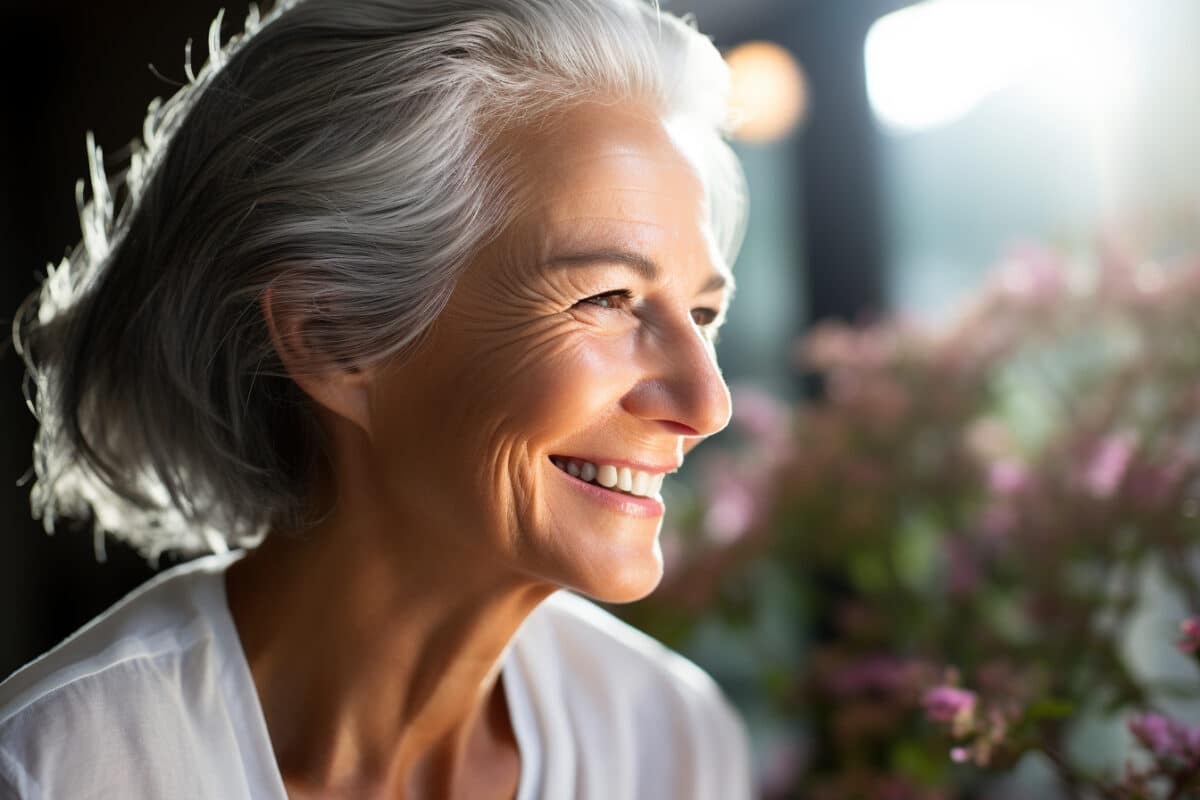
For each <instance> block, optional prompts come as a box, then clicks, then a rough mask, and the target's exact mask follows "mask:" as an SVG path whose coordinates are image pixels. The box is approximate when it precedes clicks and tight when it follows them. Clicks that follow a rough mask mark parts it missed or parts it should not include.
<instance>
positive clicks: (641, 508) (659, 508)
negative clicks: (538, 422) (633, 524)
mask: <svg viewBox="0 0 1200 800" xmlns="http://www.w3.org/2000/svg"><path fill="white" fill-rule="evenodd" d="M550 462H551V463H552V464H554V467H555V472H557V473H559V474H560V475H562V476H564V477H565V478H566V479H567V480H568V481H570V482H571V484H572V485H573V486H575V487H576V488H577V489H579V490H580V491H581V492H583V493H584V494H586V495H587V496H589V497H591V498H592V499H594V500H596V501H598V502H599V503H600V504H602V505H604V506H606V507H608V508H610V509H613V510H615V511H620V512H621V513H624V514H629V515H631V516H635V517H659V516H662V514H663V512H664V511H665V510H666V506H664V505H663V502H662V496H661V494H659V490H660V489H661V487H662V481H663V477H664V473H659V474H658V475H653V476H652V475H649V474H648V473H642V475H643V476H645V477H643V478H642V481H641V482H642V483H643V484H644V483H645V481H646V480H649V481H650V486H649V487H644V488H643V490H644V491H646V490H650V491H653V493H654V496H653V497H646V496H640V495H638V494H634V493H631V492H629V491H625V490H622V489H621V488H620V485H621V483H622V482H624V483H626V484H627V485H629V486H630V487H631V488H633V486H634V483H633V481H634V477H633V474H632V473H633V472H634V471H633V470H630V469H629V468H628V467H622V468H621V469H620V470H617V480H616V481H613V484H614V485H613V486H612V487H611V488H610V487H606V486H604V484H603V483H598V482H596V480H595V479H596V478H597V477H599V478H602V479H603V480H611V479H612V477H613V476H612V473H611V472H609V470H613V469H615V468H614V467H612V466H610V465H602V466H601V467H599V468H596V467H595V465H591V466H592V467H593V470H594V473H595V474H592V475H591V476H590V477H591V478H592V480H590V481H588V480H584V475H588V474H589V473H592V472H593V470H586V471H585V467H586V466H588V464H587V463H586V462H585V466H584V467H580V466H578V462H577V461H575V460H572V459H562V458H560V457H557V456H551V458H550ZM572 467H574V468H575V469H576V470H577V471H578V473H579V474H578V475H576V474H572V472H571V468H572ZM622 473H629V475H628V478H627V479H626V480H625V481H622V478H625V475H623V474H622Z"/></svg>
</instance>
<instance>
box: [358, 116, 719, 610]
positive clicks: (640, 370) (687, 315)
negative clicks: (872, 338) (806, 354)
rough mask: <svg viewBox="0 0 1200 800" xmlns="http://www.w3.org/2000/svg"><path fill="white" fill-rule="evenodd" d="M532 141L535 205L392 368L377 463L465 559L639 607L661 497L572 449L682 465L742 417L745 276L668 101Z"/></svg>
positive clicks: (380, 387) (622, 460)
mask: <svg viewBox="0 0 1200 800" xmlns="http://www.w3.org/2000/svg"><path fill="white" fill-rule="evenodd" d="M520 142H521V144H520V147H519V150H518V153H519V159H520V160H519V162H518V163H520V164H521V165H522V174H521V179H520V181H519V186H520V188H521V191H522V197H523V202H522V203H521V204H520V207H521V208H522V209H523V212H522V213H521V215H520V216H519V217H518V218H517V219H516V221H515V223H514V224H512V225H511V226H510V227H509V228H508V229H506V232H505V233H504V234H503V235H502V236H501V237H500V238H499V239H498V240H497V241H495V242H494V243H493V244H492V245H491V246H489V247H488V248H486V249H485V250H484V251H483V252H482V253H481V254H480V255H479V257H478V258H477V259H475V260H474V261H473V262H472V264H471V265H470V266H469V268H468V270H467V271H466V273H465V274H464V275H463V277H462V278H461V279H460V281H459V283H458V284H457V286H456V288H455V291H454V294H453V296H452V297H451V299H450V302H449V305H448V306H447V307H446V309H445V310H444V312H443V313H442V314H441V316H440V317H439V319H438V321H437V324H436V325H435V326H434V327H433V329H432V330H431V331H430V334H429V336H428V337H427V338H426V339H425V340H424V342H423V343H422V345H421V346H420V348H419V349H418V350H417V351H416V352H415V353H414V354H413V355H412V356H410V358H409V359H407V360H405V361H403V362H402V363H397V364H396V365H394V366H393V367H392V368H389V369H387V370H385V371H384V372H382V373H381V374H380V375H379V377H378V380H377V381H376V383H375V384H374V386H373V388H372V394H371V409H370V413H371V417H372V420H371V427H372V446H373V457H374V458H375V459H376V463H377V465H378V466H379V467H380V468H381V473H382V476H383V480H384V483H383V488H384V490H385V492H386V496H387V502H389V503H395V504H396V505H395V509H396V511H397V513H398V518H399V519H405V520H412V519H413V515H414V514H415V515H418V519H419V525H418V526H417V527H415V528H414V530H418V531H422V532H429V533H428V534H426V535H433V536H436V537H437V540H436V541H435V542H432V543H431V542H425V543H423V546H432V547H435V548H440V547H443V546H444V548H445V553H446V555H447V557H448V558H453V559H456V561H455V563H458V564H461V565H462V568H463V569H465V570H472V569H475V570H478V569H484V570H491V571H493V572H494V571H496V570H500V571H502V572H503V573H505V574H515V575H517V576H519V577H520V578H521V579H523V580H524V579H530V578H532V579H534V580H535V581H537V582H539V583H543V582H549V583H552V584H555V585H558V586H565V587H568V588H572V589H575V590H577V591H580V592H582V593H584V594H586V595H589V596H592V597H594V598H597V599H600V600H603V601H607V602H625V601H631V600H635V599H637V598H640V597H643V596H644V595H646V594H648V593H649V592H650V591H651V590H653V589H654V587H655V586H656V585H657V584H658V582H659V580H660V579H661V576H662V551H661V549H660V547H659V543H658V534H659V530H660V528H661V523H662V506H661V503H660V502H659V501H657V500H653V499H650V500H647V499H645V498H635V497H631V496H630V495H627V494H624V493H618V492H616V491H613V490H609V489H605V488H602V487H601V486H599V485H592V486H588V485H585V484H584V483H583V482H582V481H581V480H580V479H579V478H576V477H572V476H571V475H570V474H568V472H566V471H564V470H563V469H560V467H559V466H557V465H556V464H555V461H558V460H559V458H560V457H569V458H572V459H576V460H578V461H580V462H591V463H593V464H595V465H596V466H597V467H601V466H602V465H606V464H607V465H612V466H616V467H620V466H622V465H626V464H629V463H635V464H636V463H638V462H641V463H644V464H648V465H652V466H651V467H649V468H648V471H650V472H651V473H661V472H670V471H673V470H675V469H676V468H677V467H678V466H679V464H680V463H681V462H682V460H683V455H684V453H685V452H686V451H687V450H689V449H691V447H692V446H694V445H695V444H696V443H698V442H699V440H701V439H702V438H703V437H706V436H709V435H711V434H713V433H716V432H717V431H719V430H721V429H722V428H724V427H725V425H726V424H727V423H728V421H729V417H730V398H729V392H728V390H727V387H726V385H725V382H724V380H723V379H722V376H721V373H720V370H719V368H718V367H717V362H716V355H715V352H714V349H713V346H712V344H711V339H712V336H713V335H714V334H715V332H716V331H715V328H716V325H717V324H719V323H720V322H721V321H722V320H723V318H724V313H723V311H724V305H725V303H726V301H727V298H728V296H729V294H730V287H729V285H727V286H726V287H725V288H722V287H721V283H722V279H724V281H726V282H728V284H731V283H732V279H731V278H730V276H729V274H728V271H727V268H726V266H725V265H724V263H723V261H722V260H721V258H720V255H719V253H718V251H717V248H716V245H715V242H714V241H713V239H712V235H711V231H710V226H709V223H708V216H707V210H706V206H705V203H704V194H703V187H702V184H701V183H700V180H699V178H698V177H697V174H696V170H695V167H694V165H693V164H692V163H691V162H690V161H689V160H688V157H687V156H685V154H684V150H681V149H680V147H679V146H678V145H677V144H676V143H675V142H674V141H673V139H672V136H671V135H670V134H669V132H668V129H667V128H666V127H665V126H664V124H663V123H662V121H661V120H660V119H659V118H658V117H657V116H656V115H654V114H653V113H651V112H650V111H648V110H646V109H644V108H643V107H641V106H600V105H586V106H581V107H578V108H576V109H574V110H572V111H570V112H568V113H566V114H564V115H563V117H562V119H561V120H560V121H559V124H556V125H555V126H552V127H549V128H545V129H542V130H539V131H532V132H526V133H523V134H522V136H521V138H520ZM652 273H653V274H652ZM714 319H716V322H715V323H714V322H713V320H714ZM552 458H553V460H552ZM598 477H599V478H600V479H601V480H604V481H605V482H607V475H606V474H605V472H604V471H601V474H600V475H599V476H598ZM668 480H669V478H668ZM399 535H401V536H403V535H404V534H403V532H400V533H399Z"/></svg>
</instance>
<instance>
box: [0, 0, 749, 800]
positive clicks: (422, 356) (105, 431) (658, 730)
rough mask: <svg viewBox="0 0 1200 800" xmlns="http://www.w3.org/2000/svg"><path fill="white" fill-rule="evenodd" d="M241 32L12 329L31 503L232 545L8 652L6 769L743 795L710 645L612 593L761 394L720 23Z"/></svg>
mask: <svg viewBox="0 0 1200 800" xmlns="http://www.w3.org/2000/svg"><path fill="white" fill-rule="evenodd" d="M209 47H210V58H209V60H208V62H207V63H206V64H205V66H204V68H203V69H202V70H201V71H200V72H199V74H194V73H193V71H192V69H191V67H190V65H189V66H188V68H187V72H188V75H189V77H190V78H191V80H190V81H189V82H188V83H187V84H186V85H185V86H184V87H183V88H182V89H181V90H180V91H179V93H178V94H176V95H175V96H174V97H173V98H171V100H169V101H168V102H167V103H165V104H158V103H157V102H156V103H154V104H152V105H151V108H150V114H149V116H148V119H147V123H146V126H145V133H144V137H143V138H144V142H142V143H139V144H138V146H137V147H135V148H134V150H133V154H132V159H131V163H130V164H129V166H128V169H126V170H125V171H124V173H123V175H122V179H121V180H120V181H117V182H115V183H114V185H113V186H112V187H110V186H109V182H108V179H107V178H106V177H105V174H104V169H103V159H102V157H101V155H100V153H99V151H98V150H96V149H95V147H94V146H91V147H90V150H89V155H91V156H92V192H93V196H92V198H91V199H90V201H89V202H87V203H85V204H83V205H82V214H81V216H82V220H83V241H82V242H81V243H80V245H79V247H77V248H76V249H75V250H74V251H73V252H72V254H71V255H70V257H69V258H67V259H65V260H64V262H63V263H62V264H60V265H59V266H58V267H57V268H51V269H50V270H49V272H48V275H47V278H46V280H45V282H44V284H43V286H42V287H41V289H40V291H39V292H37V293H35V294H34V295H33V296H31V297H30V299H29V300H28V301H27V302H26V304H25V305H24V306H23V307H22V309H21V311H20V313H19V315H18V318H17V320H16V323H15V325H14V333H15V339H16V342H17V345H18V348H19V349H20V351H21V353H22V354H23V356H24V357H25V359H26V361H27V364H28V367H29V370H30V377H31V381H30V385H31V387H32V391H31V392H30V393H31V395H32V396H31V401H32V402H33V404H34V407H35V409H36V411H37V414H38V418H39V420H40V423H41V428H40V431H39V434H38V438H37V442H36V447H35V466H36V469H37V478H38V480H37V483H36V485H35V486H34V490H33V494H32V502H33V505H34V512H35V514H36V515H37V516H39V517H41V518H42V519H43V520H44V522H45V524H46V525H47V527H48V528H51V527H53V525H54V521H55V519H56V518H59V517H72V518H77V519H84V520H87V521H89V522H90V523H91V525H92V527H93V529H94V531H96V534H97V536H98V537H100V540H101V541H102V540H103V537H104V535H106V534H113V535H116V536H119V537H123V538H124V539H125V540H127V541H128V542H131V543H132V544H134V545H135V546H137V547H139V548H140V549H141V550H142V551H143V552H144V553H146V554H147V556H150V557H157V556H158V555H159V554H160V553H161V552H164V551H176V552H184V553H187V552H191V553H197V552H202V551H208V552H209V555H205V556H203V557H200V558H198V559H195V560H192V561H189V562H186V563H184V564H182V565H179V566H175V567H173V568H172V569H169V570H167V571H166V572H163V573H161V574H159V575H158V576H157V577H156V578H155V579H154V580H152V581H150V582H149V583H148V584H146V585H145V586H143V587H141V588H139V589H138V590H136V591H135V592H133V593H132V594H131V595H129V596H128V597H127V598H125V599H124V600H122V601H121V602H120V603H118V604H117V605H116V606H114V607H113V608H111V609H109V610H108V611H106V612H105V613H104V614H103V615H101V616H100V617H99V618H97V619H96V620H94V621H92V622H91V623H89V624H88V625H87V626H86V627H85V628H83V629H82V630H81V631H79V632H77V633H76V634H75V635H73V636H72V637H71V638H69V639H68V640H67V641H66V642H64V643H62V644H61V645H59V646H58V647H57V648H55V649H54V650H52V651H51V652H50V653H48V654H46V655H44V656H43V657H41V658H40V659H38V660H36V661H34V662H33V663H31V664H29V665H27V666H26V667H24V668H23V669H22V670H20V671H18V672H17V673H16V674H15V675H13V676H12V677H10V678H9V679H8V680H7V681H5V682H4V683H3V684H2V685H0V797H3V798H10V797H21V798H40V797H45V798H76V797H94V798H122V799H124V798H172V799H174V798H220V800H232V799H233V798H255V800H262V799H264V798H265V799H267V800H275V799H277V798H285V797H291V798H309V797H339V798H373V797H389V798H398V797H406V798H434V797H436V798H511V797H514V796H515V797H517V798H519V799H520V800H532V798H594V799H595V800H621V799H622V798H651V799H652V800H668V799H669V798H681V799H682V798H688V799H689V800H695V799H696V798H713V800H718V799H719V800H736V798H743V797H748V796H749V795H750V793H751V789H750V785H751V778H750V772H751V770H750V757H749V752H748V747H747V739H746V735H745V731H744V728H743V726H742V723H741V722H740V721H739V719H738V717H737V715H736V714H735V712H734V711H733V710H732V707H731V706H730V705H729V703H728V702H727V701H726V700H725V699H724V697H723V696H722V694H721V692H720V691H719V690H718V688H717V687H716V685H715V684H714V683H713V681H712V680H711V679H710V678H709V677H708V676H707V675H705V674H704V673H703V672H702V671H700V670H699V669H698V668H697V667H696V666H694V665H693V664H691V663H690V662H689V661H687V660H686V659H684V658H683V657H681V656H679V655H676V654H674V653H672V652H670V651H669V650H667V649H666V648H664V647H663V646H662V645H660V644H658V643H657V642H655V641H653V640H651V639H649V638H648V637H646V636H644V635H643V634H641V633H639V632H637V631H636V630H634V629H632V628H630V627H628V626H627V625H625V624H624V623H622V622H620V621H618V620H617V619H616V618H615V617H613V616H611V615H610V614H608V613H607V612H605V611H603V610H601V609H600V608H599V607H598V606H597V605H595V604H594V603H592V602H590V601H589V600H588V599H585V597H586V598H592V599H595V600H599V601H603V602H609V603H623V602H627V601H632V600H636V599H638V598H641V597H643V596H645V595H646V594H648V593H649V592H651V591H652V590H653V589H654V588H655V586H656V584H657V583H658V582H659V580H660V577H661V575H662V569H663V563H662V551H661V549H660V547H659V543H658V533H659V529H660V526H661V523H662V517H663V512H664V508H663V503H662V499H661V496H660V487H661V486H662V482H663V479H664V477H665V476H666V475H668V474H669V473H671V472H673V471H675V470H676V469H677V468H678V467H679V466H680V463H681V461H682V459H683V457H684V454H685V453H686V452H687V451H688V450H690V449H691V448H692V447H693V446H694V445H696V444H697V443H698V442H699V441H701V440H702V439H703V438H704V437H706V436H709V435H711V434H713V433H716V432H717V431H719V430H721V429H722V428H723V427H724V426H725V425H726V423H727V421H728V420H729V416H730V399H729V394H728V391H727V389H726V386H725V384H724V382H723V380H722V377H721V373H720V370H719V369H718V367H717V363H716V360H715V355H714V348H713V344H714V338H715V336H716V331H717V328H718V327H719V326H720V324H721V322H722V319H723V318H724V316H725V309H726V307H727V305H728V303H729V300H730V298H731V294H732V291H733V279H732V277H731V275H730V271H729V269H730V265H731V263H732V261H733V258H734V254H735V251H736V249H737V246H738V239H739V235H740V231H741V226H742V217H743V209H744V203H743V197H744V193H743V189H742V183H741V178H740V171H739V169H738V167H737V163H736V161H735V160H734V158H733V156H732V153H731V151H730V150H729V149H728V147H727V145H726V144H725V143H724V142H723V140H722V138H721V134H722V131H723V124H724V119H725V112H726V109H725V101H726V94H725V92H726V87H727V84H728V77H727V74H726V70H725V67H724V64H723V62H722V60H721V58H720V56H719V55H718V53H717V52H716V50H715V49H714V48H713V46H712V45H711V43H710V42H709V41H708V40H707V39H706V38H705V37H703V36H701V35H700V34H699V33H697V32H696V31H695V30H694V28H693V27H691V26H689V25H688V24H686V23H684V22H682V21H681V20H679V19H677V18H675V17H672V16H671V15H669V14H667V13H663V12H660V11H658V10H657V8H651V7H648V6H646V5H644V4H642V3H641V2H640V0H354V2H348V0H304V1H303V2H298V3H284V4H283V5H282V6H280V7H277V8H275V9H273V10H272V11H271V13H270V14H268V15H267V16H265V17H263V18H261V19H260V18H259V17H258V14H257V12H256V11H255V10H254V9H252V10H251V16H250V18H249V19H248V20H247V24H246V30H245V32H244V33H242V34H238V35H237V36H235V37H233V38H232V39H230V40H229V41H228V42H227V43H226V44H225V45H224V46H222V44H221V34H220V18H218V21H217V23H215V24H214V26H213V30H212V32H211V34H210V42H209ZM110 192H112V193H111V194H110ZM114 208H116V209H117V212H118V213H116V214H114V213H113V212H114Z"/></svg>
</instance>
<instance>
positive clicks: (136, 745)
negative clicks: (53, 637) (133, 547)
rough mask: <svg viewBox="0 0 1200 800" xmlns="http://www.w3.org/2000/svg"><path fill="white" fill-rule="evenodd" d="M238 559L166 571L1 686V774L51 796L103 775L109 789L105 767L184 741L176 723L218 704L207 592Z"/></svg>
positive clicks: (196, 563) (182, 730)
mask: <svg viewBox="0 0 1200 800" xmlns="http://www.w3.org/2000/svg"><path fill="white" fill-rule="evenodd" d="M236 555H237V554H226V555H222V556H210V557H207V558H201V559H197V560H195V561H191V562H188V563H186V564H182V565H179V566H178V567H174V568H172V569H170V570H167V571H165V572H163V573H160V574H159V575H157V576H155V577H154V578H152V579H151V580H150V581H148V582H146V583H145V584H143V585H142V586H140V587H138V588H137V589H135V590H134V591H133V592H131V593H130V594H129V595H127V596H126V597H125V598H123V599H122V600H121V601H119V602H118V603H116V604H115V605H113V606H112V607H111V608H109V609H108V610H107V611H105V612H104V613H103V614H101V615H100V616H98V617H96V618H95V619H93V620H92V621H91V622H89V623H88V624H87V625H85V626H84V627H82V628H80V629H79V630H78V631H76V632H75V633H73V634H72V635H71V636H70V637H68V638H67V639H66V640H64V641H63V642H61V643H60V644H59V645H57V646H56V647H54V648H53V649H52V650H50V651H49V652H47V653H45V654H43V655H42V656H40V657H38V658H37V659H35V660H34V661H32V662H30V663H29V664H26V665H25V666H24V667H22V668H21V669H19V670H17V672H15V673H13V674H12V675H11V676H9V677H8V678H7V679H6V680H5V681H4V682H3V683H0V777H4V776H5V775H6V773H7V780H8V781H9V782H10V783H12V782H16V783H19V784H21V785H23V786H25V787H26V789H29V785H33V786H35V787H36V788H37V790H38V791H39V793H44V794H46V795H50V794H51V792H50V787H47V786H46V785H44V782H45V781H46V780H55V779H57V778H56V777H54V776H61V775H65V774H66V773H70V774H74V775H76V776H80V775H88V776H92V772H93V771H96V773H97V774H96V775H94V776H92V777H94V778H95V779H96V780H100V781H101V783H100V784H98V785H101V786H103V785H106V783H104V781H106V780H107V778H103V776H102V775H101V774H99V773H100V772H102V771H103V769H104V765H105V762H107V763H108V764H109V765H111V764H112V763H118V764H119V763H122V760H124V759H135V760H134V761H130V762H129V763H136V759H137V758H139V757H141V758H145V757H147V756H149V755H150V754H152V753H153V752H155V749H156V748H161V747H168V748H169V747H171V746H173V745H174V744H180V745H182V744H183V742H177V741H172V740H173V739H174V740H178V739H179V737H181V736H182V737H186V733H187V731H186V728H182V727H181V726H179V725H178V724H176V720H177V719H179V718H184V717H186V716H187V715H188V714H190V713H193V712H194V711H197V710H198V706H197V704H199V708H202V707H203V704H204V703H205V702H208V703H209V704H211V702H212V699H211V695H212V694H213V689H214V686H213V685H212V683H213V672H214V658H215V657H216V654H215V653H214V646H213V640H214V633H213V628H212V619H211V614H210V609H209V608H208V603H209V602H210V598H208V597H207V596H206V592H208V591H210V590H211V588H212V587H211V583H212V579H213V577H214V576H217V575H219V574H220V573H221V570H223V568H224V567H225V566H227V564H228V563H232V561H233V560H235V559H236ZM206 694H207V695H208V697H207V698H206V697H205V695H206ZM68 762H70V763H71V764H72V767H71V768H70V769H64V765H65V764H66V763H68ZM115 772H117V773H119V772H120V770H119V769H118V770H115ZM0 785H3V781H2V780H0ZM70 785H71V786H79V785H83V784H74V783H73V784H70ZM59 788H60V789H62V788H65V786H64V785H60V786H59ZM25 793H26V792H25V791H22V796H24V795H25ZM28 793H29V794H33V791H32V790H30V791H29V792H28Z"/></svg>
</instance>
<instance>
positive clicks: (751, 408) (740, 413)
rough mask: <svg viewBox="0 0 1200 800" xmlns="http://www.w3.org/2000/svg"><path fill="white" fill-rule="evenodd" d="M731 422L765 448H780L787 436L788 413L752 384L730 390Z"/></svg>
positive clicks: (767, 394)
mask: <svg viewBox="0 0 1200 800" xmlns="http://www.w3.org/2000/svg"><path fill="white" fill-rule="evenodd" d="M730 395H731V396H732V400H733V418H732V422H733V424H734V425H735V426H737V427H738V428H740V429H742V430H744V431H745V432H746V433H748V434H749V435H750V436H751V437H752V438H753V439H754V440H755V442H757V443H758V444H760V445H762V446H765V447H779V446H782V445H783V444H784V443H785V442H786V441H787V440H788V436H789V432H790V431H789V428H790V424H791V412H790V411H789V409H788V407H787V406H786V405H784V404H783V403H781V402H780V401H779V400H777V399H776V398H775V397H773V396H772V395H771V394H769V393H768V392H766V391H764V390H762V389H760V388H759V387H757V386H753V385H751V384H737V385H734V386H733V387H731V388H730Z"/></svg>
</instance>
